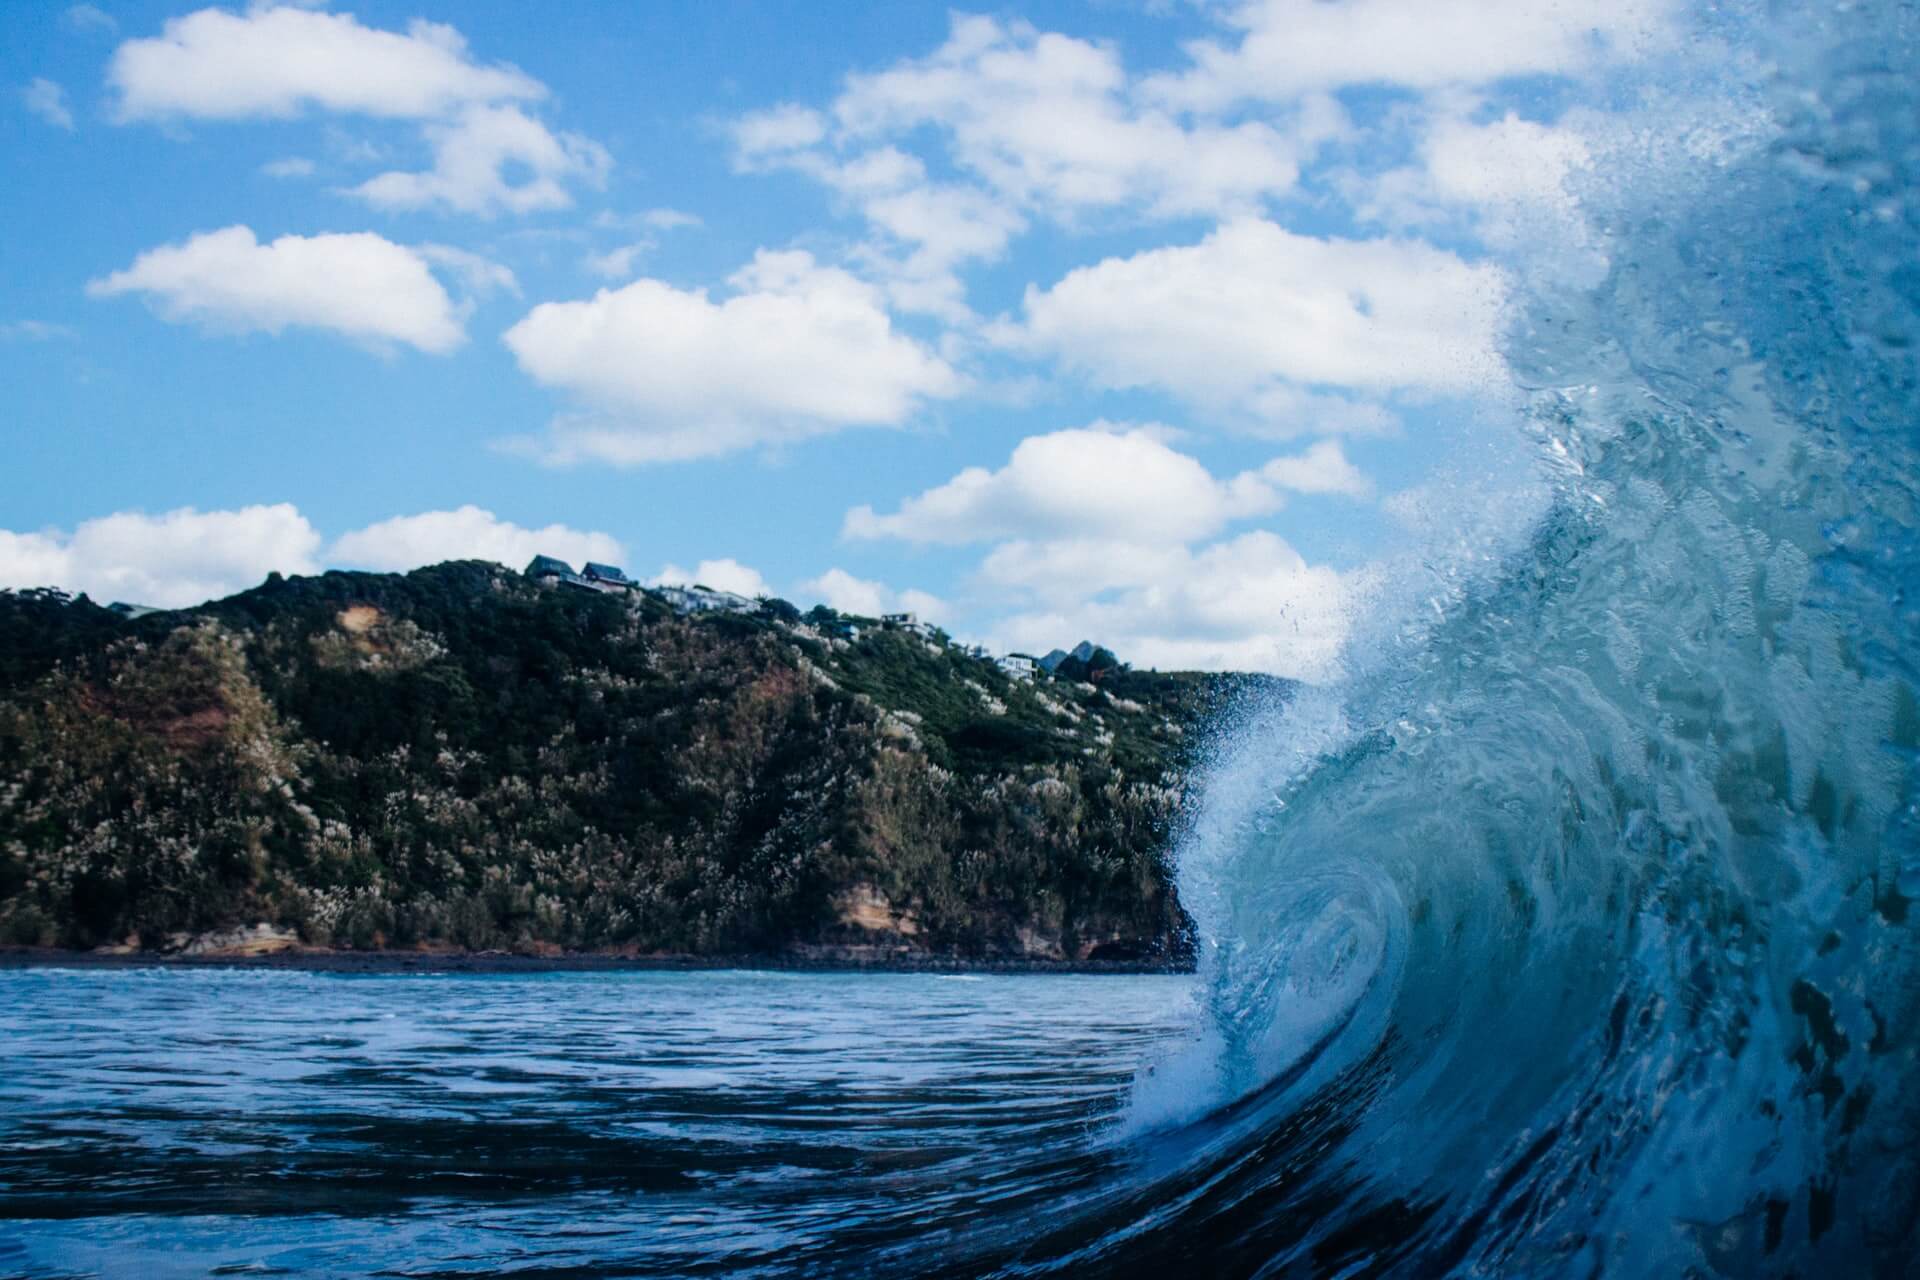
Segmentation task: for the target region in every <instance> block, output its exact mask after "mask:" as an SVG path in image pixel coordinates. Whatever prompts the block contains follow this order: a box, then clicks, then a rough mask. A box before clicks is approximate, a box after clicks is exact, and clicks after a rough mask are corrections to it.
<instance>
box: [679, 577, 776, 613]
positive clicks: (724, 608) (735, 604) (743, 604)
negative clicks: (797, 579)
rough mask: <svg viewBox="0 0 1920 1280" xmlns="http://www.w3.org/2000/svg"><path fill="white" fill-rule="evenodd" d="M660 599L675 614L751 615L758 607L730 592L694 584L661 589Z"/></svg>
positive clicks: (743, 597)
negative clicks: (670, 607)
mask: <svg viewBox="0 0 1920 1280" xmlns="http://www.w3.org/2000/svg"><path fill="white" fill-rule="evenodd" d="M659 592H660V598H661V599H662V600H665V601H666V602H667V603H668V604H669V605H670V606H672V608H673V610H674V612H676V613H752V612H753V611H754V610H755V609H757V608H759V607H760V606H759V605H757V604H756V603H754V602H753V601H752V600H749V599H747V597H745V596H742V595H735V594H734V593H733V592H731V591H715V590H714V589H713V588H712V587H703V586H701V585H700V584H698V583H695V584H694V585H693V586H691V587H661V588H659Z"/></svg>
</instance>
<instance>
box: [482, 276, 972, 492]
mask: <svg viewBox="0 0 1920 1280" xmlns="http://www.w3.org/2000/svg"><path fill="white" fill-rule="evenodd" d="M729 283H730V284H731V286H732V289H733V292H732V294H731V296H729V297H726V298H724V299H722V300H720V301H715V300H714V299H712V298H710V297H709V296H708V295H707V292H706V291H705V290H683V289H677V288H675V287H673V286H672V285H669V284H667V283H665V282H664V281H660V280H653V279H641V280H636V281H634V282H633V283H631V284H629V285H626V286H625V287H623V288H620V289H612V290H608V289H603V290H601V291H600V292H598V293H596V294H595V295H594V296H593V297H592V298H590V299H587V300H585V301H581V302H549V303H543V304H542V305H540V306H537V307H535V308H534V309H533V310H532V311H530V312H529V313H528V314H527V315H526V317H525V318H524V319H522V320H521V321H520V322H519V323H518V324H516V325H515V326H514V327H513V328H511V329H509V330H508V331H507V333H506V335H505V337H504V341H505V342H506V344H507V347H508V348H509V349H510V350H511V351H512V352H513V354H514V357H515V358H516V359H517V360H518V361H519V363H520V367H521V368H522V369H523V370H524V371H526V373H527V374H529V375H530V376H532V377H533V378H534V379H536V380H537V381H539V382H541V383H543V384H544V385H546V386H549V387H553V388H556V389H558V390H561V391H564V392H566V393H568V394H569V395H571V396H573V397H574V398H575V399H576V400H577V401H578V402H579V404H580V405H581V406H582V410H583V411H582V413H581V414H580V415H579V416H577V417H573V418H563V419H562V420H561V421H560V422H558V423H556V424H555V427H554V430H553V433H552V436H551V438H550V439H549V440H547V441H545V442H542V443H541V444H539V445H536V446H535V447H536V448H537V449H538V450H539V451H540V452H541V453H542V454H543V456H545V457H546V458H547V459H548V460H550V461H555V462H573V461H579V460H583V459H589V458H593V459H599V460H603V461H608V462H613V463H627V464H631V463H642V462H658V461H667V460H674V459H682V458H694V457H703V456H711V455H714V454H720V453H726V452H731V451H734V450H738V449H743V448H748V447H751V446H754V445H759V444H770V443H780V442H786V441H792V440H798V439H802V438H805V437H808V436H815V435H821V434H824V433H827V432H832V431H837V430H840V429H842V428H846V427H854V426H894V425H898V424H900V423H901V422H903V421H905V420H906V419H907V417H908V416H909V415H910V414H912V413H913V412H914V410H915V409H916V408H917V407H918V406H919V405H920V404H921V403H922V402H923V401H925V400H927V399H933V398H940V397H946V396H951V395H954V394H956V393H958V392H959V390H960V389H961V387H962V380H961V378H960V376H959V375H958V374H957V373H956V372H955V371H954V370H953V368H952V367H951V366H949V365H948V364H947V363H946V362H945V361H944V360H942V359H941V358H940V357H939V356H937V355H935V354H934V353H933V352H932V351H930V350H929V349H927V348H926V347H925V346H923V345H922V344H921V343H919V342H916V341H915V340H913V339H912V338H910V337H908V336H907V335H905V334H902V333H900V332H899V331H897V330H896V329H895V328H894V327H893V323H892V320H891V319H890V317H889V316H888V314H887V311H886V309H885V307H884V306H883V305H882V300H881V297H880V295H879V293H878V291H877V290H875V289H874V288H873V287H872V286H870V285H867V284H865V283H863V282H861V281H860V280H858V279H856V278H855V277H853V276H852V275H850V274H848V273H847V272H845V271H841V270H838V269H835V268H830V267H822V266H819V265H817V264H816V263H815V262H814V260H813V258H812V257H811V256H809V255H808V254H806V253H801V252H783V253H775V252H767V251H762V252H761V253H760V254H758V255H757V256H756V257H755V258H754V260H753V262H752V263H751V264H750V265H749V266H747V267H746V268H744V269H743V270H741V271H739V272H737V273H736V274H735V275H734V276H733V277H732V279H731V280H730V281H729Z"/></svg>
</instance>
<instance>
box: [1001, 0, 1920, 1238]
mask: <svg viewBox="0 0 1920 1280" xmlns="http://www.w3.org/2000/svg"><path fill="white" fill-rule="evenodd" d="M1914 26H1915V17H1914V15H1913V12H1912V10H1910V9H1908V8H1906V7H1903V6H1894V5H1884V6H1865V7H1859V6H1855V7H1849V8H1846V9H1836V10H1835V11H1833V12H1830V13H1826V14H1823V15H1819V16H1818V17H1800V18H1783V17H1781V16H1779V15H1777V14H1776V15H1773V16H1772V17H1770V18H1768V19H1767V20H1766V21H1764V22H1752V23H1749V24H1746V25H1744V26H1735V25H1734V24H1733V23H1732V22H1731V20H1727V21H1726V22H1725V24H1724V25H1722V26H1720V27H1718V28H1713V29H1706V28H1703V30H1702V31H1701V33H1700V38H1701V39H1702V40H1706V41H1718V42H1720V43H1721V47H1722V49H1723V52H1724V58H1723V59H1722V60H1721V65H1720V68H1719V70H1718V72H1717V73H1716V74H1717V75H1719V76H1720V77H1721V79H1720V80H1718V81H1716V82H1715V83H1712V84H1698V83H1696V84H1691V85H1685V84H1683V85H1677V86H1676V85H1671V84H1670V85H1668V86H1665V88H1664V90H1663V92H1664V93H1665V95H1666V97H1665V99H1664V104H1665V105H1664V108H1663V106H1662V102H1663V100H1662V99H1661V98H1660V95H1658V94H1654V93H1651V92H1648V93H1646V94H1644V95H1643V101H1645V102H1648V103H1651V104H1652V105H1651V106H1649V107H1648V108H1647V111H1648V113H1649V119H1647V120H1644V121H1642V124H1643V126H1644V127H1642V128H1641V129H1639V130H1638V131H1637V132H1636V133H1635V135H1634V136H1633V137H1631V138H1628V137H1623V138H1621V139H1620V140H1619V142H1618V146H1617V149H1616V152H1615V153H1614V154H1612V155H1610V156H1609V158H1608V160H1607V161H1606V162H1605V163H1603V164H1602V165H1600V166H1598V173H1597V175H1596V180H1595V190H1593V191H1591V192H1588V193H1587V195H1588V196H1589V199H1590V202H1591V203H1592V205H1593V207H1594V209H1595V210H1596V212H1595V215H1594V216H1595V226H1596V228H1597V234H1598V243H1599V244H1600V245H1602V246H1603V251H1604V257H1605V264H1604V267H1603V269H1602V270H1601V271H1599V272H1597V273H1594V274H1593V275H1592V276H1591V277H1590V278H1589V279H1587V280H1584V281H1582V280H1579V279H1577V277H1578V276H1579V274H1580V273H1579V272H1578V271H1577V270H1564V269H1560V268H1562V267H1564V266H1565V264H1551V265H1550V266H1549V267H1547V268H1542V269H1538V270H1535V271H1533V272H1532V273H1531V274H1530V275H1525V274H1523V276H1522V278H1523V279H1524V280H1525V281H1527V283H1526V284H1525V285H1524V286H1523V287H1522V289H1521V291H1520V294H1519V298H1520V300H1519V301H1518V302H1517V303H1516V307H1515V320H1514V323H1513V328H1512V333H1511V338H1510V341H1509V349H1508V361H1509V364H1510V366H1511V368H1512V369H1513V371H1514V374H1515V378H1516V380H1517V382H1518V383H1519V384H1520V385H1521V387H1522V388H1523V389H1524V392H1525V397H1526V403H1525V405H1524V408H1523V409H1522V412H1521V416H1522V418H1523V419H1524V422H1525V434H1526V437H1527V453H1528V456H1529V457H1530V459H1531V460H1532V462H1533V466H1532V467H1531V469H1530V471H1529V473H1528V475H1527V476H1526V477H1525V479H1524V481H1523V482H1520V483H1518V484H1515V485H1513V486H1511V487H1510V488H1509V490H1508V492H1507V495H1506V499H1505V500H1504V501H1502V502H1500V503H1497V504H1493V505H1495V506H1497V507H1498V508H1499V509H1500V510H1502V511H1504V512H1506V513H1508V516H1507V518H1506V519H1504V520H1501V519H1488V520H1482V521H1481V522H1480V523H1478V524H1475V523H1474V522H1473V521H1470V520H1465V519H1462V518H1460V517H1461V513H1460V512H1458V511H1448V510H1447V509H1446V499H1445V497H1444V496H1443V495H1441V494H1438V493H1435V494H1432V495H1429V496H1428V499H1427V500H1428V501H1429V502H1431V503H1432V504H1434V506H1435V509H1434V510H1432V511H1430V512H1429V513H1428V514H1429V515H1430V516H1431V517H1432V520H1431V522H1430V523H1431V524H1432V526H1433V527H1435V528H1444V529H1446V530H1447V531H1448V534H1447V536H1448V538H1449V540H1450V545H1448V546H1446V547H1445V548H1440V547H1437V546H1429V547H1428V548H1427V554H1425V555H1424V556H1422V557H1415V558H1413V559H1412V560H1410V561H1409V563H1408V564H1407V565H1405V566H1400V567H1399V568H1397V569H1395V570H1393V571H1390V572H1388V573H1387V574H1386V575H1385V576H1384V578H1383V581H1382V585H1381V588H1380V591H1379V594H1378V596H1377V598H1376V600H1375V601H1374V606H1373V608H1371V609H1370V610H1369V611H1368V612H1369V615H1370V616H1371V617H1373V618H1374V619H1376V623H1375V624H1374V625H1372V626H1371V627H1370V628H1369V630H1368V632H1367V633H1366V634H1365V635H1364V636H1362V637H1361V638H1360V639H1359V640H1357V641H1356V643H1355V645H1354V647H1353V651H1352V653H1351V655H1350V659H1349V670H1348V673H1347V674H1346V676H1345V677H1344V678H1343V679H1341V680H1340V681H1338V682H1336V683H1335V684H1333V685H1331V686H1328V687H1326V688H1323V689H1320V690H1316V691H1314V692H1312V693H1310V694H1308V695H1306V696H1303V697H1301V698H1299V699H1297V700H1296V701H1294V702H1293V703H1291V704H1289V705H1286V706H1276V707H1264V708H1255V709H1252V710H1251V711H1250V712H1249V714H1248V715H1247V716H1246V718H1245V723H1243V724H1241V725H1239V726H1238V727H1237V728H1236V730H1235V731H1234V733H1233V735H1232V741H1231V743H1230V744H1229V745H1228V746H1227V747H1226V748H1225V749H1224V750H1223V751H1222V753H1221V758H1220V759H1219V760H1218V762H1217V763H1216V764H1215V766H1214V768H1213V770H1212V775H1211V780H1210V783H1209V786H1208V789H1207V791H1206V795H1205V800H1204V803H1203V805H1202V809H1201V812H1200V814H1199V817H1198V819H1197V821H1196V824H1195V826H1194V829H1193V831H1192V832H1191V833H1190V834H1189V836H1188V837H1187V839H1186V841H1185V845H1184V848H1183V850H1182V853H1181V863H1180V887H1181V891H1182V896H1183V899H1184V900H1185V901H1186V902H1187V904H1188V905H1189V907H1190V909H1191V910H1192V911H1193V912H1194V914H1195V917H1196V919H1197V921H1198V924H1199V934H1200V943H1201V946H1202V975H1203V981H1204V984H1205V992H1206V996H1205V1002H1206V1008H1205V1010H1204V1012H1203V1014H1202V1016H1201V1022H1202V1027H1201V1029H1200V1031H1199V1033H1198V1035H1197V1037H1196V1039H1197V1040H1198V1042H1199V1043H1198V1044H1197V1045H1196V1046H1195V1047H1193V1048H1192V1049H1190V1050H1188V1051H1187V1052H1185V1053H1184V1054H1183V1055H1181V1056H1178V1057H1175V1058H1173V1059H1170V1060H1167V1061H1163V1062H1160V1063H1157V1064H1156V1065H1155V1066H1154V1067H1153V1069H1152V1070H1151V1071H1149V1072H1147V1073H1145V1074H1143V1075H1142V1077H1141V1078H1140V1080H1139V1082H1138V1083H1137V1085H1136V1088H1135V1098H1134V1104H1133V1117H1132V1119H1133V1125H1134V1129H1135V1131H1136V1141H1137V1144H1138V1147H1139V1152H1140V1154H1139V1155H1138V1160H1139V1162H1140V1167H1139V1168H1138V1169H1137V1170H1136V1171H1135V1175H1136V1176H1135V1177H1134V1178H1133V1180H1132V1181H1131V1183H1130V1184H1129V1186H1128V1187H1127V1188H1126V1189H1125V1190H1122V1191H1118V1192H1115V1193H1113V1194H1112V1195H1110V1196H1108V1197H1106V1198H1102V1199H1099V1200H1098V1201H1097V1202H1096V1203H1094V1204H1092V1205H1090V1206H1089V1207H1088V1210H1087V1211H1088V1214H1089V1215H1090V1217H1091V1219H1092V1221H1091V1223H1090V1224H1089V1223H1088V1222H1085V1221H1083V1222H1081V1223H1079V1224H1077V1225H1076V1227H1075V1228H1073V1229H1072V1231H1071V1232H1070V1233H1067V1234H1066V1235H1063V1236H1061V1237H1055V1238H1052V1239H1049V1240H1044V1241H1042V1242H1041V1243H1039V1244H1037V1245H1035V1246H1033V1247H1031V1248H1029V1249H1027V1250H1025V1251H1023V1254H1022V1256H1024V1257H1025V1258H1028V1259H1031V1260H1033V1261H1031V1262H1030V1263H1026V1264H1023V1263H1022V1262H1020V1261H1018V1260H1015V1261H1011V1262H1009V1263H1008V1264H1007V1265H1008V1267H1009V1269H1010V1270H1012V1271H1015V1272H1018V1271H1020V1270H1022V1269H1023V1266H1025V1265H1032V1266H1035V1267H1038V1268H1040V1269H1047V1268H1049V1267H1052V1266H1056V1265H1062V1263H1061V1259H1062V1258H1064V1259H1065V1260H1066V1263H1065V1265H1069V1266H1072V1267H1078V1266H1082V1265H1097V1264H1102V1263H1104V1264H1105V1265H1106V1266H1108V1267H1110V1268H1112V1269H1117V1270H1141V1271H1146V1270H1152V1269H1156V1268H1162V1269H1163V1268H1164V1267H1165V1266H1168V1265H1173V1266H1177V1265H1178V1264H1179V1263H1180V1262H1181V1260H1183V1259H1187V1260H1191V1259H1198V1258H1204V1259H1206V1260H1207V1261H1208V1265H1209V1267H1210V1268H1212V1269H1213V1270H1215V1271H1218V1272H1234V1273H1264V1274H1296V1273H1302V1274H1329V1275H1332V1274H1338V1275H1352V1274H1409V1275H1412V1274H1418V1275H1438V1274H1503V1275H1512V1274H1526V1275H1541V1274H1552V1275H1558V1274H1569V1275H1596V1276H1597V1275H1606V1276H1645V1275H1677V1274H1695V1275H1712V1274H1721V1275H1737V1276H1745V1275H1754V1274H1781V1275H1788V1274H1799V1275H1809V1274H1827V1275H1896V1274H1900V1275H1904V1274H1910V1272H1909V1271H1908V1270H1907V1268H1909V1267H1910V1266H1911V1265H1912V1262H1911V1259H1912V1258H1914V1257H1916V1256H1920V1238H1916V1231H1917V1230H1920V1228H1917V1227H1916V1224H1917V1223H1920V1092H1917V1091H1916V1090H1915V1089H1914V1088H1913V1086H1914V1085H1915V1084H1916V1083H1920V1080H1917V1078H1916V1072H1915V1054H1916V1048H1917V1047H1920V1040H1917V1039H1916V1028H1917V1027H1920V946H1917V941H1920V940H1917V939H1916V929H1917V928H1920V912H1916V911H1915V905H1916V904H1915V901H1914V900H1915V899H1916V898H1920V769H1917V768H1916V762H1917V761H1920V756H1917V755H1916V750H1917V749H1920V701H1917V700H1916V694H1915V690H1916V688H1920V670H1916V667H1917V665H1920V608H1917V606H1916V600H1920V492H1917V486H1920V458H1916V445H1917V444H1920V430H1917V429H1916V406H1920V395H1917V393H1920V385H1916V384H1917V382H1920V379H1917V378H1916V373H1920V370H1917V369H1916V358H1915V354H1916V346H1915V343H1916V340H1920V315H1917V314H1916V307H1917V306H1920V258H1916V246H1920V203H1917V202H1916V198H1915V193H1916V191H1920V186H1916V177H1920V174H1917V173H1916V167H1917V166H1920V92H1916V86H1920V60H1917V59H1916V58H1915V56H1914V54H1915V49H1916V44H1915V41H1914V35H1915V30H1914ZM1709 60H1710V61H1711V60H1712V59H1709ZM1703 103H1710V104H1711V105H1712V107H1713V110H1711V111H1707V112H1702V111H1701V110H1700V107H1701V105H1702V104H1703ZM1663 109H1664V110H1665V111H1666V112H1667V114H1666V115H1665V117H1664V118H1665V119H1667V120H1669V121H1682V122H1690V123H1688V127H1686V128H1662V127H1660V125H1659V122H1658V120H1655V119H1653V118H1651V117H1653V116H1658V115H1660V113H1661V112H1662V111H1663ZM1602 179H1604V181H1605V182H1606V183H1607V184H1610V185H1607V186H1605V187H1603V186H1602V185H1601V180H1602ZM1414 505H1415V506H1416V507H1417V506H1418V505H1419V504H1418V503H1417V502H1416V503H1415V504H1414ZM1483 505H1484V504H1483ZM1140 1135H1144V1136H1140ZM1089 1226H1090V1227H1091V1229H1090V1230H1089V1229H1088V1228H1089ZM1042 1258H1045V1259H1047V1261H1044V1262H1042V1261H1039V1259H1042Z"/></svg>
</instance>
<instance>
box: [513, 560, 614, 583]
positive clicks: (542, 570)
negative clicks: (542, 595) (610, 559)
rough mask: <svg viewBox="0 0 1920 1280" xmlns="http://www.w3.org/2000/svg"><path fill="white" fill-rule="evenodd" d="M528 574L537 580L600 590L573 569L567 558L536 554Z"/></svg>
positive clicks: (528, 568)
mask: <svg viewBox="0 0 1920 1280" xmlns="http://www.w3.org/2000/svg"><path fill="white" fill-rule="evenodd" d="M527 576H528V577H529V578H532V579H533V580H534V581H535V582H540V583H555V582H557V583H559V584H560V585H561V586H563V587H577V588H579V589H580V590H582V591H598V590H599V588H598V587H596V586H594V584H593V583H591V582H589V581H587V580H586V579H585V578H583V577H581V576H580V575H579V574H577V573H575V572H574V571H573V566H572V565H570V564H568V563H567V562H566V561H565V560H555V559H554V558H553V557H552V556H535V557H534V558H533V563H532V564H529V565H528V566H527Z"/></svg>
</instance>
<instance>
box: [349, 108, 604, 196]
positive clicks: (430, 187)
mask: <svg viewBox="0 0 1920 1280" xmlns="http://www.w3.org/2000/svg"><path fill="white" fill-rule="evenodd" d="M426 133H427V140H428V141H429V143H431V145H432V147H433V157H434V158H433V168H431V169H428V170H426V171H424V172H419V173H410V172H405V171H401V170H394V171H391V172H388V173H383V174H379V175H378V176H376V177H373V178H369V179H368V180H367V181H365V182H363V183H361V184H360V185H359V186H357V187H355V188H353V191H352V194H353V195H356V196H358V197H360V198H361V199H362V200H365V201H366V202H367V203H368V204H371V205H374V206H376V207H378V208H382V209H421V208H426V207H428V206H430V205H444V206H445V207H447V208H449V209H454V210H457V211H458V212H461V213H472V214H480V215H483V216H492V215H494V214H499V213H533V212H537V211H539V210H543V209H565V208H569V207H571V206H572V204H573V193H572V192H571V191H570V190H569V189H568V188H569V184H570V183H574V182H584V183H586V184H588V185H590V186H601V185H604V184H605V182H606V176H607V171H608V170H609V169H610V168H612V166H613V160H612V157H611V156H609V155H608V154H607V150H606V148H605V147H602V146H601V145H600V144H599V143H597V142H594V141H592V140H590V139H588V138H583V137H581V136H580V135H579V134H574V133H558V134H556V133H554V132H552V131H551V130H549V129H548V128H547V126H546V125H544V124H542V123H540V121H538V120H536V119H534V118H533V117H532V116H530V115H528V114H527V113H526V112H524V111H522V110H521V109H520V108H519V107H516V106H471V107H468V108H466V109H465V110H464V111H463V112H462V113H461V114H460V116H459V117H458V118H457V119H454V120H452V121H449V122H446V123H443V124H430V125H428V126H427V129H426ZM510 175H511V176H510ZM515 177H517V178H518V181H516V180H514V179H515Z"/></svg>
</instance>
